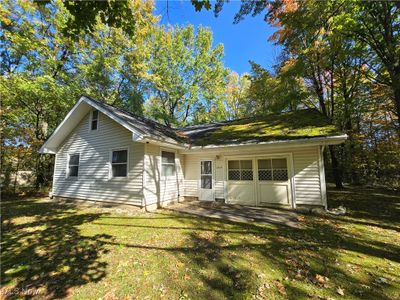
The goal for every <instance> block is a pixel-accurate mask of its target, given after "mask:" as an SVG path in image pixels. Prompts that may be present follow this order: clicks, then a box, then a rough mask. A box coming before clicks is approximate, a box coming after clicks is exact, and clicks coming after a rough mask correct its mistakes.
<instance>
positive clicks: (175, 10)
mask: <svg viewBox="0 0 400 300" xmlns="http://www.w3.org/2000/svg"><path fill="white" fill-rule="evenodd" d="M167 3H168V14H167ZM239 7H240V1H231V2H229V3H226V4H225V5H224V8H223V9H222V11H221V13H220V15H219V16H218V17H217V18H216V17H214V13H213V12H212V11H206V10H204V9H203V10H202V11H201V12H196V11H195V9H194V7H193V6H192V4H191V2H190V1H187V0H186V1H179V0H175V1H174V0H170V1H168V2H167V1H156V11H155V13H156V14H157V15H161V16H162V18H161V21H160V22H161V24H164V25H166V24H168V23H169V24H171V25H175V24H179V25H186V24H189V23H190V24H193V25H194V26H196V27H197V26H199V25H203V26H206V27H209V28H210V29H211V30H212V31H213V34H214V44H215V45H216V44H218V43H223V44H224V48H225V58H224V60H225V66H227V67H229V68H230V69H231V70H234V71H236V72H238V73H239V74H242V73H244V72H248V71H249V70H250V64H249V62H248V61H249V60H253V61H255V62H257V63H259V64H261V65H262V66H263V67H265V68H267V69H271V68H272V66H273V65H274V64H275V62H276V59H277V58H278V56H279V53H280V50H279V46H276V45H274V44H273V43H272V42H269V41H268V37H269V36H271V35H272V33H273V32H274V31H275V30H276V28H274V27H272V26H270V25H268V24H267V23H266V22H264V20H263V18H264V15H259V16H257V17H251V16H248V17H246V18H245V19H244V20H243V21H241V22H240V23H239V24H233V18H234V15H235V13H236V12H237V11H238V10H239Z"/></svg>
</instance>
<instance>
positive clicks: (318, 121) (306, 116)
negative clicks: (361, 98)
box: [178, 109, 342, 146]
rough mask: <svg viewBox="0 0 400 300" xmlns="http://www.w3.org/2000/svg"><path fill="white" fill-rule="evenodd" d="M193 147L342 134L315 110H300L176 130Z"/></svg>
mask: <svg viewBox="0 0 400 300" xmlns="http://www.w3.org/2000/svg"><path fill="white" fill-rule="evenodd" d="M178 134H179V135H183V136H185V137H186V138H187V139H188V140H187V142H188V143H189V144H192V145H193V146H207V145H226V144H240V143H260V142H271V141H280V140H296V139H307V138H316V137H328V136H335V135H340V134H342V133H341V132H340V131H339V130H338V129H337V127H336V126H335V125H333V124H331V123H330V121H329V119H328V118H326V117H325V116H324V115H322V114H321V113H319V112H318V111H317V110H312V109H304V110H298V111H293V112H284V113H279V114H266V115H262V116H256V117H252V118H246V119H240V120H234V121H228V122H221V123H213V124H207V125H198V126H189V127H186V128H183V129H181V130H179V131H178Z"/></svg>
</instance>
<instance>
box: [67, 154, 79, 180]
mask: <svg viewBox="0 0 400 300" xmlns="http://www.w3.org/2000/svg"><path fill="white" fill-rule="evenodd" d="M78 174H79V154H70V155H69V158H68V177H78Z"/></svg>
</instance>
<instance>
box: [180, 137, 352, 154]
mask: <svg viewBox="0 0 400 300" xmlns="http://www.w3.org/2000/svg"><path fill="white" fill-rule="evenodd" d="M346 139H347V134H343V135H337V136H329V137H318V138H309V139H298V140H280V141H270V142H258V143H257V142H254V143H241V144H227V145H208V146H193V147H191V148H189V149H188V150H185V151H183V152H182V153H193V152H201V151H211V152H212V151H220V150H224V149H232V148H234V147H238V148H240V149H241V151H242V150H243V147H249V148H253V147H257V146H263V145H264V146H267V145H269V146H273V147H287V146H293V147H297V146H313V145H324V146H326V145H338V144H341V143H343V142H344V141H345V140H346Z"/></svg>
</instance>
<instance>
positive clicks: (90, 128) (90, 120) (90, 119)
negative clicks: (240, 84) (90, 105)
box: [89, 109, 100, 132]
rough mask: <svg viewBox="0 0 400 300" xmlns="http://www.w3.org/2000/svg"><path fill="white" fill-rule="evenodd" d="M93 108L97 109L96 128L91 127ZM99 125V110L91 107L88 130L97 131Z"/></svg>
mask: <svg viewBox="0 0 400 300" xmlns="http://www.w3.org/2000/svg"><path fill="white" fill-rule="evenodd" d="M95 110H96V111H97V128H96V129H92V121H93V112H94V111H95ZM99 127H100V111H99V110H98V109H92V110H91V111H90V117H89V132H93V131H99Z"/></svg>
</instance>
